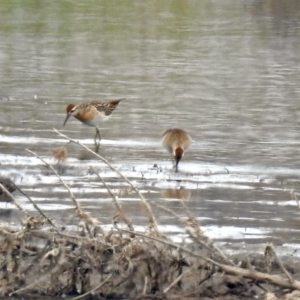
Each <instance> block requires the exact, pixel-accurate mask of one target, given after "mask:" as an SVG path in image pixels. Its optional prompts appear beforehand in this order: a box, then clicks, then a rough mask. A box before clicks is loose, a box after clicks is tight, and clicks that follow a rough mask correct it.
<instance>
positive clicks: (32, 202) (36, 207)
mask: <svg viewBox="0 0 300 300" xmlns="http://www.w3.org/2000/svg"><path fill="white" fill-rule="evenodd" d="M14 186H15V188H16V189H17V190H18V191H19V192H20V193H21V194H23V195H24V196H25V197H26V198H27V199H28V200H29V202H30V203H31V204H32V205H33V206H34V208H35V209H36V210H37V211H38V212H39V213H40V214H41V215H42V216H43V217H44V218H45V219H46V220H47V221H48V223H49V224H50V225H51V226H53V227H54V228H55V229H58V228H57V227H56V226H55V224H54V223H53V222H52V221H51V219H49V218H48V217H47V216H46V215H45V214H44V213H43V211H42V210H41V209H40V208H39V207H38V205H37V204H36V203H35V202H34V201H33V200H32V199H31V198H30V197H29V196H28V195H27V194H26V193H24V192H23V191H22V190H21V189H20V188H19V187H18V186H17V185H15V184H14Z"/></svg>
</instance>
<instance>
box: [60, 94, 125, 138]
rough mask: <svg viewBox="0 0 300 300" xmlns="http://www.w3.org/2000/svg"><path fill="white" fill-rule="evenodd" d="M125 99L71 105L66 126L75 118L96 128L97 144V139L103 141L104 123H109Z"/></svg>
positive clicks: (68, 107)
mask: <svg viewBox="0 0 300 300" xmlns="http://www.w3.org/2000/svg"><path fill="white" fill-rule="evenodd" d="M122 100H123V99H118V100H113V101H110V102H97V101H93V102H86V103H81V104H77V105H75V104H69V105H68V106H67V108H66V111H67V116H66V119H65V122H64V126H65V125H66V123H67V121H68V119H69V118H70V117H71V116H73V117H74V118H76V119H77V120H79V121H81V122H82V123H83V124H85V125H87V126H91V127H95V129H96V135H95V143H96V140H97V138H98V139H99V142H100V140H101V137H100V131H99V128H98V127H99V126H100V124H101V123H102V122H104V121H107V120H108V118H109V117H110V115H111V114H112V112H113V111H114V110H115V109H116V107H117V106H118V104H119V103H120V101H122Z"/></svg>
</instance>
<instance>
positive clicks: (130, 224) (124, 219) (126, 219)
mask: <svg viewBox="0 0 300 300" xmlns="http://www.w3.org/2000/svg"><path fill="white" fill-rule="evenodd" d="M91 169H92V170H93V172H94V173H95V174H96V176H97V177H98V178H99V179H100V180H101V182H102V183H103V185H104V186H105V188H106V189H107V191H108V193H109V194H110V196H111V197H112V199H113V202H114V204H115V206H116V208H117V210H118V212H119V214H120V216H121V218H122V220H123V221H124V222H125V223H126V225H127V226H128V228H129V229H131V230H133V226H132V222H131V220H129V219H128V218H127V217H125V215H124V211H123V210H122V206H121V204H120V203H119V201H118V199H117V198H116V196H115V195H114V194H113V192H112V191H111V189H110V187H109V186H108V185H107V184H106V182H105V181H104V180H103V178H102V177H101V176H100V175H99V174H98V173H97V172H96V171H95V169H94V168H93V167H91Z"/></svg>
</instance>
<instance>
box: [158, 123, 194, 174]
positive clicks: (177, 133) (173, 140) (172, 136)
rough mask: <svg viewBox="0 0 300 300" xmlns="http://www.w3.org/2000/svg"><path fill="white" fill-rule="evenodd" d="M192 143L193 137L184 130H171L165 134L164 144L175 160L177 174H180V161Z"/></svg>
mask: <svg viewBox="0 0 300 300" xmlns="http://www.w3.org/2000/svg"><path fill="white" fill-rule="evenodd" d="M191 142H192V139H191V137H190V136H189V135H188V134H187V132H186V131H184V130H183V129H179V128H171V129H168V130H167V131H165V132H164V134H163V137H162V144H163V146H164V147H165V148H166V149H167V150H168V151H169V152H170V153H172V155H173V157H174V159H175V172H178V164H179V161H180V160H181V158H182V157H183V155H184V151H185V150H186V149H187V148H188V146H189V145H190V144H191Z"/></svg>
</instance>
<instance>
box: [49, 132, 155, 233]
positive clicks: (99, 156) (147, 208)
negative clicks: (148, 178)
mask: <svg viewBox="0 0 300 300" xmlns="http://www.w3.org/2000/svg"><path fill="white" fill-rule="evenodd" d="M53 131H54V132H56V133H57V134H58V135H60V136H62V137H64V138H65V139H67V140H69V141H71V142H73V143H75V144H77V145H79V146H81V147H82V148H84V149H86V150H87V151H89V152H90V153H92V154H93V155H95V156H96V157H98V158H99V159H100V160H101V161H103V162H104V163H105V164H106V165H108V166H109V167H110V168H111V169H112V170H113V171H114V172H116V173H117V174H118V175H119V176H120V177H121V178H123V179H124V180H125V181H126V182H127V183H128V184H129V185H130V186H131V187H132V189H133V190H134V191H135V192H136V193H137V194H138V195H139V197H140V199H141V200H142V203H143V204H144V206H145V207H146V210H147V212H148V214H149V216H150V220H151V223H152V224H153V226H154V229H155V231H156V232H158V227H157V221H156V218H155V216H154V214H153V212H152V209H151V207H150V205H149V204H148V203H147V201H146V199H145V197H144V196H143V195H142V194H141V193H140V191H139V190H138V189H137V188H136V187H135V186H134V185H133V183H132V182H131V181H130V180H129V179H128V178H127V177H126V176H124V175H123V174H122V173H121V172H119V171H118V170H117V169H116V168H115V167H114V166H112V165H111V164H110V163H109V162H108V161H107V160H106V159H105V158H104V157H102V156H101V155H99V154H98V153H96V152H94V151H93V150H91V149H90V148H88V147H87V146H85V145H83V144H82V143H80V142H79V141H76V140H73V139H71V138H69V137H68V136H66V135H65V134H63V133H61V132H59V131H58V130H57V129H55V128H53Z"/></svg>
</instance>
